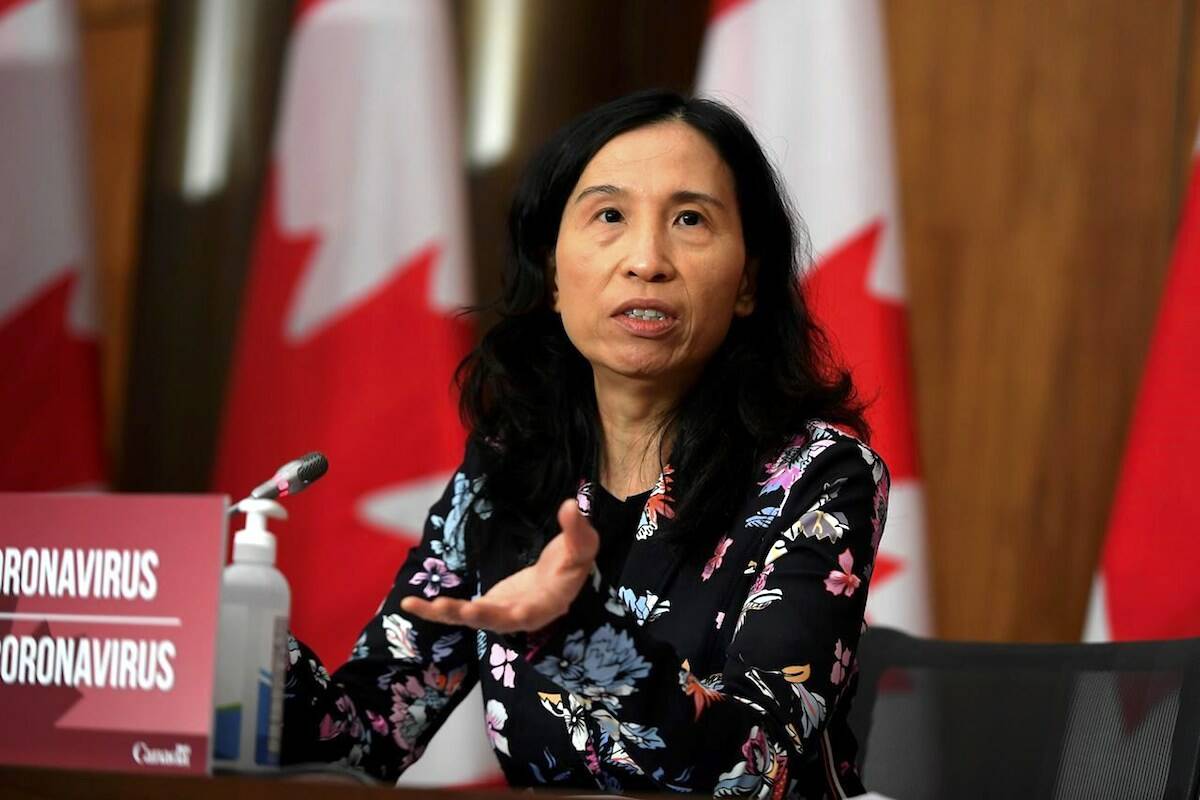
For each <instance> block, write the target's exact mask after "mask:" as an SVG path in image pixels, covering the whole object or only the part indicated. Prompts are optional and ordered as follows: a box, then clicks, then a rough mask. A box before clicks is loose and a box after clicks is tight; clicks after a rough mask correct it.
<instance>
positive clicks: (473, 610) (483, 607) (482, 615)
mask: <svg viewBox="0 0 1200 800" xmlns="http://www.w3.org/2000/svg"><path fill="white" fill-rule="evenodd" d="M462 619H463V624H465V625H467V626H469V627H471V628H475V629H479V628H486V629H487V630H489V631H495V632H496V633H514V632H516V631H520V630H525V627H524V626H523V625H522V621H523V620H522V617H521V615H520V614H519V613H518V612H517V610H516V609H515V607H514V606H513V604H511V603H498V602H495V601H492V600H487V599H485V598H482V597H480V598H477V599H475V600H472V601H471V602H470V603H467V604H466V605H465V606H464V607H463V609H462Z"/></svg>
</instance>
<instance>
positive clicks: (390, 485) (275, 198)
mask: <svg viewBox="0 0 1200 800" xmlns="http://www.w3.org/2000/svg"><path fill="white" fill-rule="evenodd" d="M448 14H449V9H448V7H447V6H446V5H445V4H444V3H441V2H438V1H437V0H419V1H418V0H413V1H411V2H403V3H397V2H393V0H315V2H313V1H311V0H310V2H305V3H302V4H301V6H300V7H299V9H298V11H297V16H296V20H295V23H294V28H293V31H292V34H291V40H290V44H289V51H288V56H287V63H286V66H285V72H284V85H283V93H282V98H281V106H280V112H279V119H278V121H277V127H276V131H275V142H274V152H273V156H272V164H271V169H270V171H269V179H268V185H267V187H266V189H265V193H264V194H265V200H264V207H263V209H262V216H261V221H260V230H259V238H258V241H257V245H256V250H255V254H254V257H253V263H252V265H251V271H250V275H249V279H248V285H247V290H246V294H245V299H244V301H243V308H242V324H241V331H240V334H239V341H238V348H237V352H236V356H235V364H234V368H233V376H232V381H231V386H230V393H229V400H228V406H227V409H226V416H225V420H224V427H223V431H222V439H221V442H220V447H219V454H218V459H217V462H218V464H217V470H216V480H215V484H216V487H217V488H218V489H219V490H221V491H224V492H228V493H230V494H232V495H234V496H237V497H240V496H243V495H245V494H246V493H247V492H248V491H249V490H250V488H252V487H253V486H255V485H257V484H258V483H259V482H261V481H262V480H264V479H265V478H266V477H269V476H270V475H271V474H272V472H273V471H274V469H275V468H276V467H277V466H278V465H279V464H281V463H282V462H284V461H287V460H289V459H291V458H294V457H296V456H298V455H300V454H301V453H304V452H306V451H309V450H322V451H323V452H325V453H326V455H327V456H328V457H329V463H330V468H329V474H328V475H327V476H326V477H325V478H323V479H322V480H321V483H319V484H317V485H316V486H314V487H313V488H312V489H310V490H309V491H308V492H307V493H305V494H302V495H297V496H296V497H292V498H289V499H288V501H287V505H288V509H289V512H290V515H291V518H290V519H289V520H288V521H287V522H284V523H280V524H279V526H278V527H279V531H278V535H279V566H280V568H281V569H282V571H283V572H284V574H285V575H286V576H287V578H288V581H289V582H290V584H291V588H292V617H291V625H292V629H293V630H294V631H295V633H296V635H297V636H298V637H299V638H301V639H303V640H304V641H306V642H307V643H308V644H309V645H311V646H312V647H313V648H314V649H315V650H316V651H317V652H318V653H319V654H320V655H321V656H322V658H323V659H325V660H326V662H327V664H328V666H329V667H330V668H331V669H332V668H333V667H335V666H337V665H338V664H340V663H341V662H342V660H344V659H345V658H346V657H347V656H348V655H349V653H350V649H351V647H352V645H353V642H354V640H355V638H356V637H357V635H358V632H359V629H360V627H361V626H362V625H363V624H364V623H365V622H366V621H367V620H369V619H370V617H371V616H372V615H373V614H374V612H375V610H376V608H377V606H378V603H379V601H380V599H381V598H382V597H383V595H384V594H385V593H386V592H387V590H388V589H389V588H390V586H391V583H392V580H393V578H394V577H395V573H396V570H397V569H398V568H399V567H400V564H401V562H402V561H403V559H404V557H405V554H406V553H407V551H408V549H409V547H410V546H411V545H412V544H414V543H415V542H416V541H417V540H418V539H419V538H420V535H421V531H422V526H423V523H424V520H425V516H426V513H427V512H428V510H429V507H430V505H432V503H433V502H434V501H435V500H436V499H437V497H438V496H439V495H440V494H441V492H442V490H443V488H444V487H445V485H446V483H447V482H448V480H449V479H450V476H451V473H452V471H453V469H454V468H455V466H457V464H458V463H459V461H460V459H461V456H462V448H463V442H464V431H463V430H462V427H461V424H460V423H459V420H458V414H457V409H456V405H455V397H454V396H453V392H452V375H453V371H454V368H455V366H456V365H457V364H458V362H459V360H460V359H461V358H462V357H463V356H464V355H465V354H466V352H467V351H468V349H469V347H470V345H471V341H472V331H471V329H470V327H469V326H468V325H466V324H465V323H463V322H462V321H461V320H460V319H459V318H458V317H457V312H458V310H459V309H460V308H461V307H462V306H464V305H465V304H467V303H468V302H469V300H470V291H469V288H468V287H469V263H468V253H467V246H466V221H465V198H464V184H465V180H464V175H463V170H462V162H461V159H460V152H459V138H460V137H459V130H460V125H459V120H458V114H457V106H458V94H457V91H456V87H455V80H454V72H453V66H454V59H453V53H452V50H451V43H452V31H451V27H450V21H449V19H448ZM448 725H449V726H450V727H451V728H456V730H455V731H453V732H451V731H446V730H443V731H442V732H441V733H440V734H439V735H438V736H437V737H436V738H435V740H434V743H433V746H432V747H431V748H430V749H429V751H428V752H427V753H426V754H425V756H424V757H423V758H422V760H421V762H420V763H419V764H418V765H417V766H416V767H415V768H414V769H413V770H410V772H409V773H408V774H406V776H405V782H406V783H411V782H422V783H449V782H455V783H478V782H482V781H488V780H491V779H492V778H493V777H494V776H495V775H496V774H497V772H498V768H497V765H496V762H495V759H494V757H493V756H492V754H491V750H490V748H489V746H488V744H487V739H486V736H485V734H484V725H483V709H482V704H481V703H480V701H479V700H478V699H477V698H476V699H475V700H471V699H468V700H467V701H466V702H464V703H463V706H462V708H461V709H460V710H459V711H458V712H456V713H455V715H454V716H453V717H452V718H451V720H450V722H449V723H448Z"/></svg>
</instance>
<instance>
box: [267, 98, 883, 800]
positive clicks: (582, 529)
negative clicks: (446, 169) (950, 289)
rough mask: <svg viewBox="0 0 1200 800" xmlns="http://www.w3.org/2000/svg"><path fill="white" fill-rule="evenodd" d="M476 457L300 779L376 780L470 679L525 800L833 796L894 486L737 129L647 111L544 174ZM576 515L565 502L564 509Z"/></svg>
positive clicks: (482, 356) (304, 680) (512, 288)
mask: <svg viewBox="0 0 1200 800" xmlns="http://www.w3.org/2000/svg"><path fill="white" fill-rule="evenodd" d="M509 228H510V235H511V253H510V257H509V261H508V264H507V267H506V272H505V280H504V288H503V298H502V301H501V311H502V315H501V316H502V318H501V320H500V322H499V323H498V324H497V325H496V326H495V327H493V328H492V329H491V330H490V331H489V332H488V333H487V334H486V335H485V336H484V337H483V340H482V341H481V342H480V344H479V346H478V347H477V348H476V350H475V351H474V352H473V353H472V354H471V355H470V356H469V357H468V358H467V360H466V361H465V362H464V363H463V365H462V367H461V369H460V379H461V382H462V399H461V403H462V410H463V414H464V418H465V420H466V421H467V423H468V426H469V428H470V437H469V443H468V446H467V452H466V457H465V460H464V463H463V464H462V466H461V467H460V468H459V469H458V471H457V473H456V474H455V476H454V478H453V480H452V481H451V484H450V486H448V487H447V489H446V492H445V494H444V495H443V497H442V498H441V500H440V501H438V503H437V504H436V505H434V507H433V509H432V510H431V511H430V515H429V518H428V521H427V523H426V526H425V534H424V538H423V540H422V542H421V544H420V546H418V547H416V548H414V549H413V551H412V552H411V553H410V555H409V557H408V559H407V561H406V562H405V564H404V566H403V567H402V568H401V569H400V572H399V574H398V575H397V578H396V583H395V586H394V587H393V589H392V591H391V593H390V594H389V595H388V596H387V598H386V599H385V600H384V602H383V604H382V606H381V608H380V611H379V613H378V615H377V616H376V617H375V618H374V619H373V620H372V621H371V622H370V623H369V624H368V625H367V626H366V628H365V629H364V631H363V634H362V636H361V638H360V639H359V640H358V643H357V646H356V647H355V650H354V653H353V656H352V658H351V660H350V661H349V662H348V663H347V664H346V665H345V666H343V667H342V668H341V669H339V670H338V671H337V673H335V674H334V675H333V677H332V678H330V677H329V676H328V675H327V674H326V673H325V672H324V670H323V669H322V668H321V667H320V664H319V662H318V661H317V660H316V659H315V657H314V656H313V655H312V654H311V653H309V652H308V651H307V650H306V649H305V648H304V647H303V645H301V644H299V643H295V642H293V644H292V649H291V664H292V665H291V671H290V673H289V683H288V701H287V707H286V726H285V736H284V757H285V759H286V760H290V761H311V760H324V761H332V760H344V761H345V763H349V764H353V765H359V766H361V767H362V768H364V769H366V770H367V771H369V772H371V773H373V774H375V775H377V776H379V777H383V778H388V779H391V778H394V777H395V776H396V775H398V774H399V773H400V772H401V771H402V770H403V769H404V768H405V767H407V766H408V765H409V764H411V763H412V762H413V761H415V760H416V759H417V758H418V757H419V756H420V753H421V751H422V749H423V748H424V746H425V744H426V742H428V740H429V738H430V737H431V736H432V735H433V733H434V732H435V730H436V729H437V727H438V725H439V723H440V722H441V720H443V719H444V718H445V717H446V715H447V714H448V713H449V712H450V710H451V709H452V708H453V706H454V705H455V704H456V703H457V702H458V701H459V700H461V698H462V697H463V696H464V695H465V694H466V692H467V690H468V689H469V688H470V687H471V686H472V685H473V684H474V683H475V682H476V681H477V680H478V681H481V682H482V685H483V694H484V698H485V703H486V725H487V726H488V734H489V736H490V738H491V741H492V744H493V747H494V749H495V750H496V752H497V754H498V758H499V761H500V764H501V766H502V767H503V769H504V772H505V775H506V776H507V778H508V780H509V782H510V783H512V784H514V785H543V784H555V785H562V786H580V787H597V786H599V787H601V788H604V789H611V790H620V789H626V790H638V789H644V790H677V791H700V792H704V793H710V794H717V795H730V796H759V797H768V796H798V797H824V796H833V797H841V796H846V795H852V794H857V793H859V792H861V791H862V787H861V784H860V783H859V780H858V777H857V775H856V773H855V769H854V766H853V763H854V752H855V744H854V739H853V737H852V736H851V734H850V731H849V729H848V728H847V726H846V719H845V717H846V711H847V709H848V706H849V701H850V697H851V695H852V694H853V681H851V679H850V678H851V675H852V674H853V672H854V656H853V653H854V650H855V648H856V647H857V643H858V636H859V632H860V629H861V626H862V621H863V608H864V604H865V602H866V594H867V582H868V580H869V578H870V574H871V569H872V564H873V559H874V554H875V550H876V548H877V546H878V543H879V536H880V533H881V531H882V528H883V524H884V517H885V514H886V503H887V491H888V479H887V471H886V469H885V468H884V465H883V462H882V461H881V460H880V459H879V457H878V456H877V455H876V454H875V453H874V452H873V451H872V450H871V449H870V448H868V447H867V446H866V445H865V444H863V442H862V441H861V440H860V439H859V438H855V436H853V435H851V434H850V433H847V432H846V431H847V430H849V431H855V432H857V433H858V434H859V436H862V435H863V434H864V427H865V426H864V424H863V420H862V415H861V408H860V407H859V406H858V405H857V404H856V402H855V400H854V395H853V391H852V387H851V384H850V380H849V377H848V376H847V375H846V374H844V373H842V372H839V371H838V370H837V369H835V368H834V367H833V366H832V365H831V363H830V359H829V356H828V351H827V347H826V344H825V341H824V338H823V337H822V335H821V332H820V330H819V329H818V328H817V327H816V326H815V324H814V323H813V321H812V319H811V317H810V316H809V314H808V312H807V310H806V307H805V304H804V301H803V297H802V296H801V295H800V294H799V290H798V288H797V286H798V283H797V270H798V262H799V256H798V251H799V250H800V249H801V248H800V247H798V241H797V240H798V234H797V230H796V228H795V227H794V223H793V221H792V216H791V214H790V213H789V209H788V205H787V202H786V200H785V199H784V194H783V192H782V190H781V188H780V184H779V181H778V179H777V177H776V176H775V173H774V172H773V170H772V168H771V167H770V165H769V163H768V161H767V160H766V158H765V157H764V156H763V153H762V151H761V150H760V148H759V146H758V144H757V143H756V142H755V140H754V137H753V136H752V134H751V133H750V132H749V130H748V129H747V128H746V126H745V125H744V124H743V123H742V122H741V120H740V119H738V117H737V116H736V115H735V114H733V113H732V112H731V111H730V110H728V109H727V108H725V107H724V106H722V105H720V104H717V103H714V102H711V101H707V100H701V99H685V98H682V97H680V96H678V95H675V94H672V93H668V92H660V91H650V92H642V93H638V94H635V95H631V96H629V97H625V98H622V99H619V100H617V101H614V102H612V103H609V104H608V105H605V106H603V107H601V108H598V109H596V110H594V111H591V112H590V113H587V114H585V115H583V116H582V117H580V118H578V119H576V120H575V121H573V122H572V123H570V124H569V125H568V126H567V127H566V128H564V129H563V130H562V131H560V132H559V133H558V134H557V135H556V136H555V137H554V138H553V139H552V140H551V141H550V142H549V143H548V144H547V145H546V146H545V147H544V148H543V149H542V150H541V151H540V152H539V153H538V154H537V155H536V156H535V158H534V159H533V161H532V162H531V164H530V166H529V168H528V170H527V172H526V174H525V176H524V178H523V180H522V182H521V184H520V186H519V187H518V190H517V193H516V197H515V199H514V202H513V206H512V211H511V214H510V219H509ZM564 498H572V499H567V500H565V501H564Z"/></svg>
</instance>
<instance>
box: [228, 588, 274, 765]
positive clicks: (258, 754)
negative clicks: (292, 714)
mask: <svg viewBox="0 0 1200 800" xmlns="http://www.w3.org/2000/svg"><path fill="white" fill-rule="evenodd" d="M221 631H222V634H221V638H220V650H219V652H218V656H217V681H216V692H215V696H214V701H215V706H216V716H215V724H214V729H213V758H214V759H216V760H217V761H223V762H225V763H227V764H230V765H232V766H236V767H242V768H253V767H274V766H277V765H278V764H279V750H280V738H281V733H282V727H283V726H282V723H283V686H284V680H285V676H286V670H287V617H286V616H276V615H274V614H270V613H267V612H265V611H264V610H262V609H256V608H251V607H250V606H246V605H243V604H240V603H230V604H224V605H222V608H221Z"/></svg>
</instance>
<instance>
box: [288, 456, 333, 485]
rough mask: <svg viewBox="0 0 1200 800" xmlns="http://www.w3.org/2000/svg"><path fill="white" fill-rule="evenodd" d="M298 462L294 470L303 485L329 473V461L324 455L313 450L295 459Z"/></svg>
mask: <svg viewBox="0 0 1200 800" xmlns="http://www.w3.org/2000/svg"><path fill="white" fill-rule="evenodd" d="M297 460H298V461H299V462H300V465H299V467H297V468H296V476H297V477H299V478H300V480H301V481H303V482H304V483H306V484H307V483H312V482H313V481H315V480H316V479H317V478H319V477H321V476H322V475H324V474H325V473H326V472H328V471H329V459H327V458H326V457H325V454H324V453H319V452H317V451H316V450H314V451H313V452H311V453H305V454H304V455H302V456H300V458H298V459H297Z"/></svg>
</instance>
